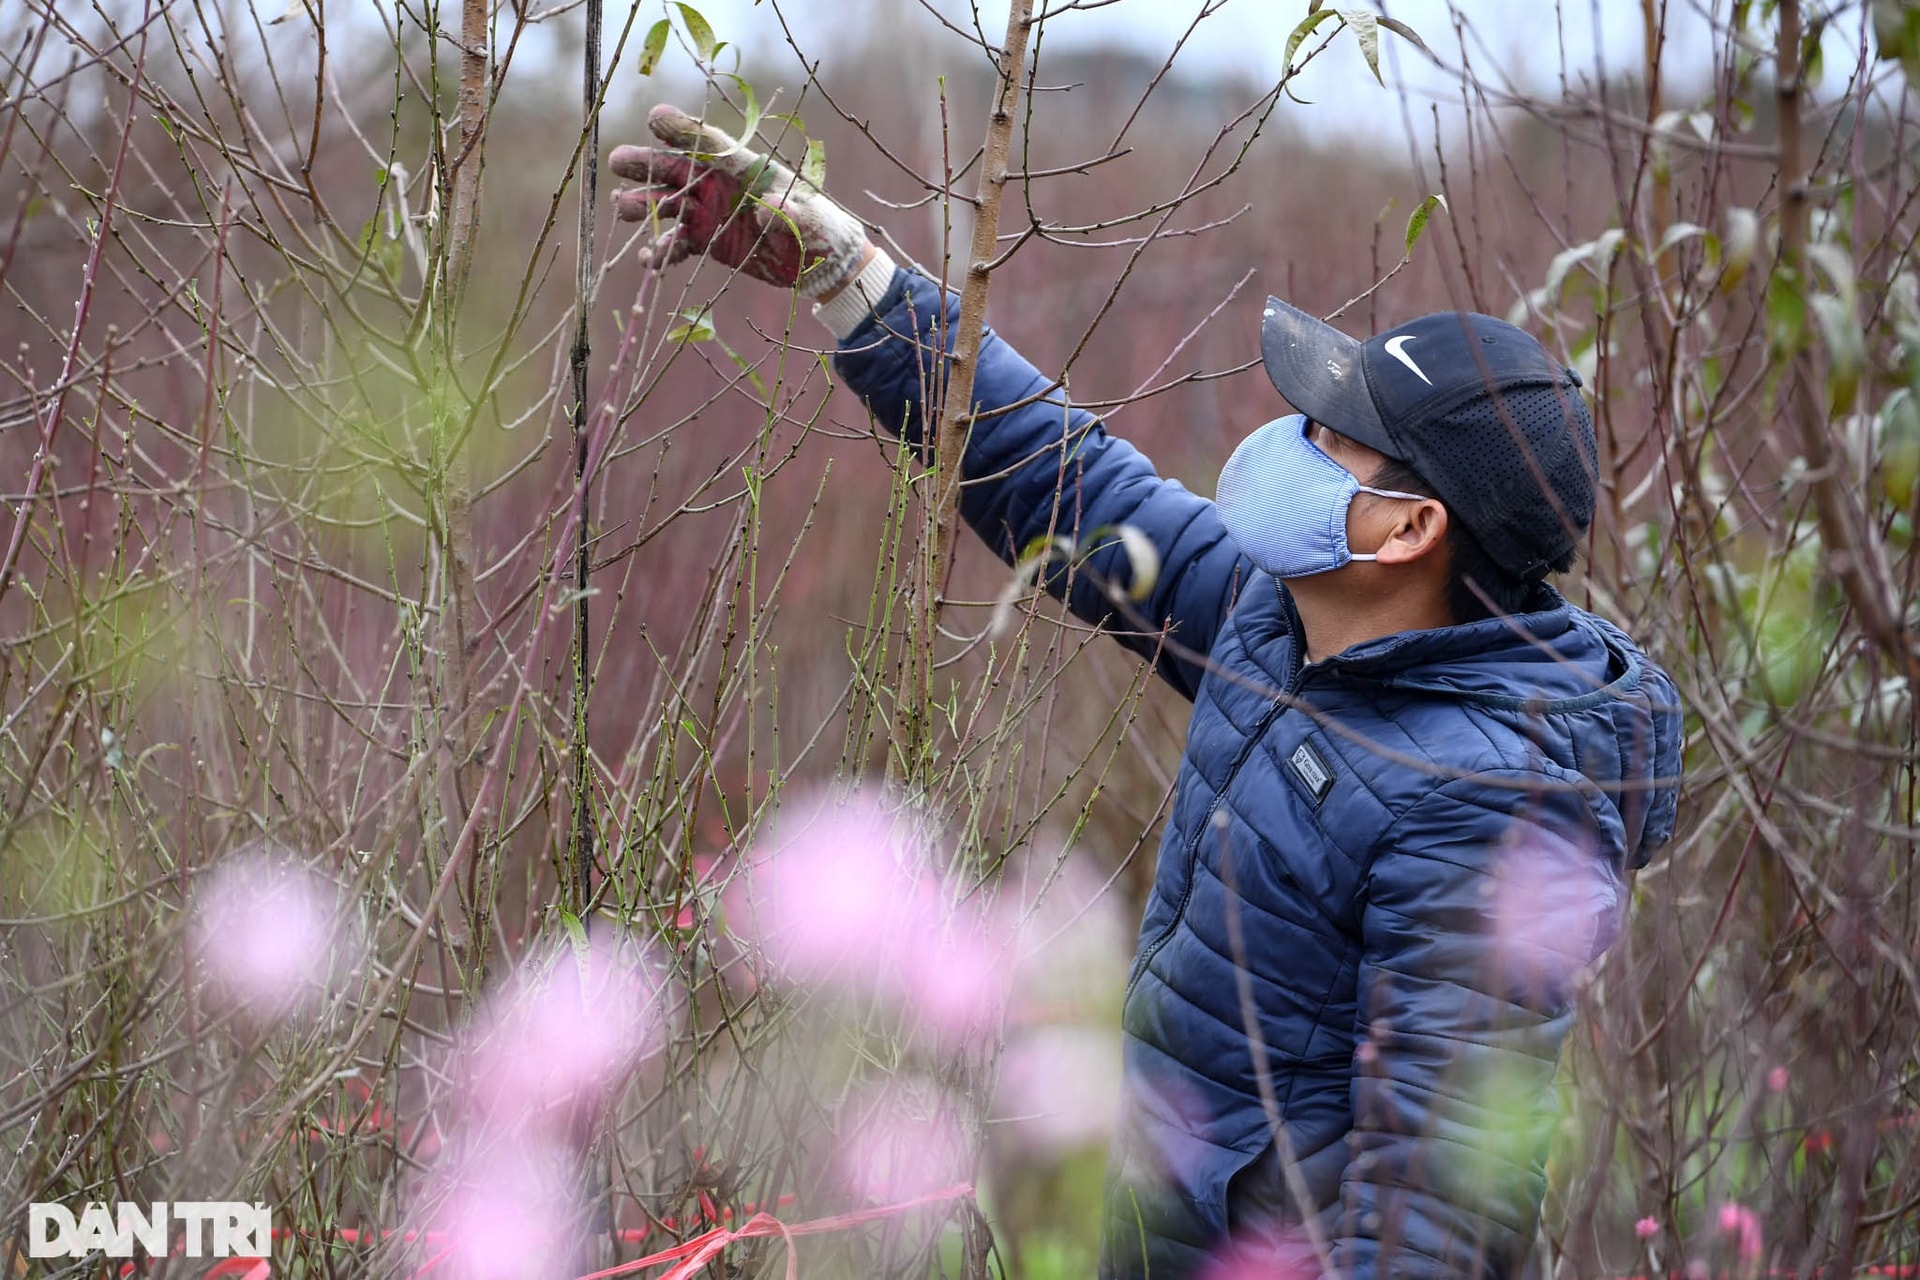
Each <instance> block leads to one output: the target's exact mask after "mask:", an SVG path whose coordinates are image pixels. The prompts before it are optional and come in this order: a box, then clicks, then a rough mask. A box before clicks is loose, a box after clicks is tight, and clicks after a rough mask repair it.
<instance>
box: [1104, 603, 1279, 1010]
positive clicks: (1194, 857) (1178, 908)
mask: <svg viewBox="0 0 1920 1280" xmlns="http://www.w3.org/2000/svg"><path fill="white" fill-rule="evenodd" d="M1295 634H1296V635H1297V634H1298V632H1297V631H1296V632H1295ZM1306 674H1307V673H1306V668H1305V667H1304V666H1302V665H1301V663H1300V659H1299V656H1298V655H1297V654H1296V655H1295V656H1294V666H1293V677H1292V679H1290V680H1288V681H1287V689H1286V692H1285V693H1284V694H1283V695H1282V696H1280V697H1278V698H1275V699H1274V700H1273V701H1272V703H1270V704H1269V705H1268V707H1267V709H1266V711H1265V712H1264V713H1262V714H1261V716H1260V723H1258V724H1257V725H1255V726H1254V728H1253V732H1252V733H1250V734H1248V735H1247V740H1246V741H1245V742H1244V743H1242V744H1241V747H1240V754H1239V755H1237V756H1235V757H1234V759H1233V764H1232V766H1231V767H1229V768H1228V769H1227V776H1226V777H1225V778H1223V779H1222V780H1221V782H1220V789H1219V790H1218V791H1216V792H1214V793H1213V800H1212V801H1211V802H1210V803H1209V804H1208V805H1207V811H1206V813H1205V814H1204V815H1202V816H1201V819H1200V827H1199V829H1198V830H1196V831H1195V832H1194V833H1193V838H1192V839H1191V840H1189V841H1187V848H1186V860H1187V874H1186V883H1185V887H1184V888H1182V889H1181V891H1180V901H1179V902H1177V903H1175V904H1174V908H1173V919H1171V920H1169V921H1168V922H1167V926H1166V928H1164V929H1162V930H1161V931H1160V932H1159V934H1158V935H1156V936H1155V937H1154V939H1153V941H1152V942H1150V943H1148V944H1147V945H1146V947H1145V948H1143V949H1142V950H1141V952H1140V957H1139V959H1137V960H1135V961H1134V966H1133V973H1132V975H1131V976H1130V977H1129V978H1128V979H1127V986H1126V990H1125V991H1124V992H1123V993H1122V994H1121V1002H1122V1003H1125V1001H1126V999H1127V997H1128V996H1131V995H1132V994H1133V989H1134V988H1135V987H1137V986H1139V985H1140V980H1141V979H1142V978H1144V977H1146V976H1147V968H1148V966H1149V965H1151V964H1152V963H1153V958H1154V957H1155V956H1157V955H1159V954H1160V949H1161V948H1162V947H1164V946H1166V945H1167V943H1168V942H1170V941H1172V940H1173V935H1174V934H1175V933H1176V932H1178V931H1179V929H1180V922H1181V921H1182V920H1184V919H1186V915H1187V903H1188V902H1190V901H1191V900H1192V899H1193V877H1194V873H1195V872H1197V871H1198V870H1199V866H1198V863H1199V854H1200V842H1201V841H1202V840H1204V839H1206V838H1207V832H1209V831H1210V830H1212V829H1213V815H1214V814H1215V813H1217V812H1218V811H1219V809H1220V802H1221V801H1223V800H1225V799H1226V798H1227V788H1229V787H1231V786H1232V785H1233V780H1234V779H1235V778H1237V777H1239V776H1240V769H1241V767H1242V766H1243V765H1245V764H1246V762H1247V757H1248V756H1250V755H1252V754H1253V749H1254V748H1255V747H1256V746H1258V745H1259V743H1260V739H1261V738H1263V737H1265V736H1266V732H1267V728H1268V727H1269V726H1270V725H1272V724H1273V722H1274V720H1275V719H1276V718H1277V717H1278V716H1279V714H1280V712H1281V711H1283V710H1284V709H1285V708H1286V706H1287V704H1288V703H1289V702H1291V701H1293V699H1294V697H1295V696H1296V695H1297V694H1298V693H1299V692H1300V686H1301V685H1302V684H1303V683H1304V682H1305V678H1306Z"/></svg>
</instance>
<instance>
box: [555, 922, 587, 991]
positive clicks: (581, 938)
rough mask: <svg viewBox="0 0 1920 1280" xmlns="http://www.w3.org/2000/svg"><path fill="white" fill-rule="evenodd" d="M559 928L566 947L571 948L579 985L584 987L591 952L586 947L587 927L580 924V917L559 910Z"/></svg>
mask: <svg viewBox="0 0 1920 1280" xmlns="http://www.w3.org/2000/svg"><path fill="white" fill-rule="evenodd" d="M560 928H561V930H562V931H563V932H564V933H565V934H566V935H567V945H568V946H570V947H571V948H573V962H574V964H576V965H578V966H579V968H580V984H581V985H582V986H585V985H586V983H587V980H588V977H589V974H588V969H589V968H590V967H591V956H592V952H591V951H590V950H589V949H588V946H587V926H585V925H583V924H581V923H580V917H579V916H576V915H575V914H573V912H571V911H569V910H567V909H566V908H565V907H562V908H560Z"/></svg>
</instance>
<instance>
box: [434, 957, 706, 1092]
mask: <svg viewBox="0 0 1920 1280" xmlns="http://www.w3.org/2000/svg"><path fill="white" fill-rule="evenodd" d="M672 992H673V988H672V987H671V986H670V984H669V982H668V980H667V978H666V976H665V974H664V972H663V970H662V969H661V967H660V966H659V965H658V964H657V963H656V962H654V961H653V960H652V958H651V957H650V956H648V955H647V954H646V953H645V952H644V951H643V950H642V949H641V948H640V947H639V946H637V945H636V944H635V943H633V942H632V941H630V940H622V939H619V938H615V937H612V936H609V935H608V934H607V933H605V932H596V933H595V934H594V935H593V940H592V942H591V943H590V945H589V946H588V947H587V949H586V950H585V951H584V953H581V954H576V953H575V952H574V951H573V950H572V949H571V948H559V949H555V950H553V951H549V952H546V953H542V954H536V955H534V956H532V957H530V958H529V959H528V960H527V961H525V962H523V964H522V966H521V967H520V969H519V970H518V971H517V972H516V973H515V974H514V975H513V976H512V978H510V979H509V980H508V981H507V982H506V983H505V984H504V986H503V988H502V989H501V990H500V991H498V992H495V993H494V994H493V995H492V996H491V997H489V999H488V1000H487V1002H486V1004H485V1006H484V1007H483V1009H482V1012H481V1014H480V1016H479V1017H478V1018H477V1019H476V1021H475V1025H474V1032H473V1034H472V1036H471V1037H470V1038H469V1040H468V1042H467V1043H466V1045H465V1046H464V1049H465V1052H464V1055H463V1056H464V1059H465V1076H466V1080H467V1083H468V1088H469V1094H468V1097H467V1102H468V1103H469V1105H472V1106H474V1107H475V1108H476V1110H478V1111H480V1112H482V1113H484V1114H485V1115H486V1116H487V1117H488V1119H489V1121H490V1122H493V1123H498V1122H501V1121H508V1122H511V1121H515V1120H519V1121H533V1120H538V1119H540V1118H542V1117H547V1118H554V1119H561V1118H564V1116H565V1114H566V1112H567V1110H568V1108H569V1107H570V1106H572V1105H574V1104H578V1103H581V1102H586V1101H591V1100H594V1099H597V1098H599V1097H601V1096H603V1095H604V1094H605V1093H606V1092H607V1091H608V1090H610V1089H611V1088H612V1087H614V1086H615V1085H617V1084H618V1083H619V1082H620V1081H621V1080H622V1079H624V1078H625V1077H626V1075H627V1074H628V1073H629V1072H630V1071H631V1070H632V1069H633V1067H634V1066H635V1065H636V1064H637V1063H638V1062H639V1061H640V1060H641V1059H642V1058H644V1057H645V1056H646V1055H647V1054H648V1053H649V1052H651V1051H653V1050H654V1049H656V1048H658V1046H659V1045H660V1043H661V1041H662V1035H663V1030H664V1026H665V1023H666V1020H667V1018H668V1016H669V1014H670V1012H671V1004H672Z"/></svg>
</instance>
